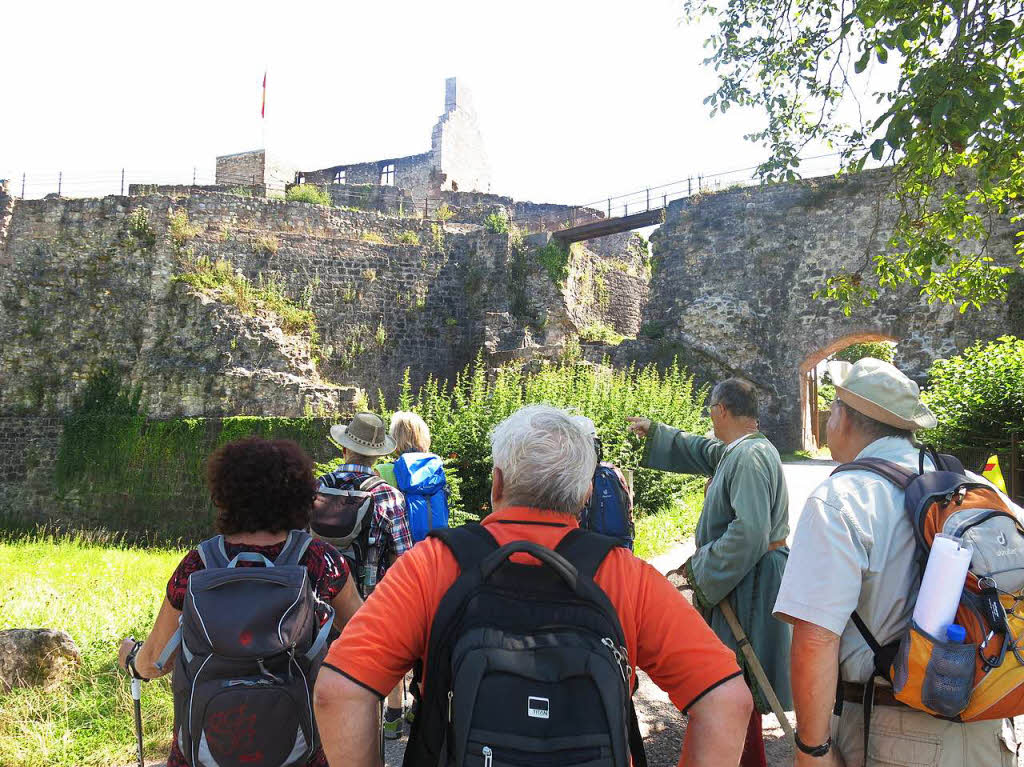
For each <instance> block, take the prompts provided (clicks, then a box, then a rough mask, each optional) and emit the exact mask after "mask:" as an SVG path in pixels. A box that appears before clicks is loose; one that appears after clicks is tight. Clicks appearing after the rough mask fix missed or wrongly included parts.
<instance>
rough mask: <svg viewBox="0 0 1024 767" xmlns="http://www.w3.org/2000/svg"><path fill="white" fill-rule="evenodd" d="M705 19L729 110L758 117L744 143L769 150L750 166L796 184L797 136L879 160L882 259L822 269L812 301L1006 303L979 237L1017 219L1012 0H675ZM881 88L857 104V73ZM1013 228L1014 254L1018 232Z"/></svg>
mask: <svg viewBox="0 0 1024 767" xmlns="http://www.w3.org/2000/svg"><path fill="white" fill-rule="evenodd" d="M684 7H685V10H686V12H687V15H688V16H689V17H690V19H691V20H697V19H700V18H703V17H710V18H711V19H713V20H714V22H716V24H717V27H716V29H715V30H714V32H713V33H712V35H711V37H710V38H709V39H708V46H709V48H710V51H711V55H710V56H709V57H708V58H707V59H706V60H705V63H708V64H711V65H713V67H714V69H715V71H716V72H717V73H718V75H719V78H720V83H719V86H718V88H717V89H716V90H715V92H714V93H712V94H711V95H710V96H708V98H707V99H706V100H705V102H706V103H707V104H709V105H710V106H711V112H712V114H715V113H716V112H718V111H722V112H725V111H726V110H728V109H729V108H730V107H732V106H744V107H753V108H754V109H757V110H759V111H762V112H763V113H764V114H765V115H766V116H767V123H766V124H765V125H764V127H763V128H762V129H761V130H757V131H755V132H753V133H752V134H750V135H749V136H748V138H750V139H751V140H754V141H757V142H760V143H763V144H764V145H766V146H767V147H768V148H769V149H770V152H771V157H770V159H769V160H768V161H767V162H765V163H764V164H763V165H762V166H761V168H760V172H761V174H762V176H763V177H764V178H766V179H768V180H780V179H789V180H791V179H794V178H796V175H797V173H798V170H799V166H800V160H799V157H800V154H801V152H802V151H804V149H805V148H807V147H808V146H810V145H814V146H820V145H822V144H825V145H829V146H833V147H838V148H839V149H840V150H841V152H842V158H843V165H844V168H845V169H847V170H852V171H858V170H861V169H862V168H863V167H864V164H865V162H866V161H867V160H868V158H873V159H874V160H876V161H879V162H882V163H885V164H888V165H892V166H893V175H892V179H891V183H892V193H893V195H894V196H895V198H896V199H897V200H898V210H899V213H898V219H897V221H896V226H895V229H894V231H893V233H892V236H891V237H890V239H889V242H888V244H887V248H886V249H885V251H884V252H882V253H879V254H877V255H874V257H873V261H872V260H870V259H869V260H866V261H865V263H864V264H863V265H862V266H861V267H859V268H857V269H854V270H850V271H844V272H840V273H837V274H834V275H832V276H831V277H830V278H829V279H828V281H827V283H826V285H825V287H824V288H823V289H822V290H821V291H820V292H819V295H820V296H824V297H828V298H834V299H838V300H839V301H840V302H841V304H842V305H843V307H844V310H845V311H846V312H847V313H849V312H850V309H851V307H852V306H854V305H856V304H858V303H862V304H868V303H870V302H871V301H873V300H874V299H875V298H876V297H877V293H878V291H877V289H876V288H875V287H873V286H872V285H870V284H869V283H868V282H867V281H865V280H864V279H863V278H864V272H865V271H866V270H867V269H869V268H871V267H873V269H874V272H875V274H876V275H877V277H878V284H879V285H880V286H881V287H882V288H888V287H891V286H894V285H898V284H901V283H909V284H911V285H914V286H917V287H919V288H920V290H921V293H922V294H923V295H924V296H925V297H926V298H927V299H928V300H929V301H941V302H946V303H953V304H959V306H960V310H961V311H965V310H966V309H967V308H968V307H971V306H974V307H978V306H981V305H982V304H984V303H986V302H989V301H992V300H1002V299H1004V298H1005V296H1006V284H1005V281H1004V280H1003V279H1002V277H1003V276H1004V275H1005V274H1007V273H1008V272H1009V271H1010V270H1011V268H1012V267H1013V266H1020V265H1021V264H1020V263H1005V264H1003V263H997V262H995V261H994V260H993V259H992V257H991V256H990V255H989V253H988V249H987V245H988V241H989V238H990V237H991V235H992V234H993V224H994V222H995V219H996V218H997V217H1004V216H1006V217H1010V218H1012V220H1013V221H1014V222H1015V223H1017V224H1019V222H1020V213H1021V210H1020V200H1021V194H1022V192H1024V130H1022V128H1024V110H1022V109H1021V108H1020V106H1021V103H1022V102H1024V0H1006V1H1004V2H994V1H993V0H948V1H947V0H916V1H915V2H907V1H906V0H745V1H744V2H724V1H723V0H684ZM869 67H871V68H872V70H873V71H872V72H871V73H870V74H871V80H872V81H873V82H876V83H877V82H885V83H891V84H890V85H889V86H888V87H885V88H883V89H882V90H881V91H879V92H876V93H874V94H873V96H874V97H873V98H863V96H864V95H865V91H866V90H868V85H867V79H868V78H867V76H864V77H861V76H860V75H861V73H864V72H865V70H867V69H868V68H869ZM1015 229H1016V230H1018V231H1017V232H1016V234H1017V237H1018V239H1017V241H1016V253H1017V259H1013V261H1014V262H1017V261H1018V260H1019V259H1021V258H1024V239H1019V238H1020V237H1021V234H1022V233H1021V232H1020V231H1019V229H1020V226H1019V225H1018V226H1016V227H1015Z"/></svg>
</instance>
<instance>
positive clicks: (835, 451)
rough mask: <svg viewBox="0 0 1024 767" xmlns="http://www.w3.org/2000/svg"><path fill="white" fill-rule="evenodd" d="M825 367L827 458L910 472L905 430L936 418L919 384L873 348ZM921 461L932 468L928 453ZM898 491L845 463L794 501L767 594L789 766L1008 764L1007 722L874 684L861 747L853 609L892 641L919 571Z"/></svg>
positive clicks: (860, 668) (1011, 760)
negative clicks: (786, 627) (780, 569)
mask: <svg viewBox="0 0 1024 767" xmlns="http://www.w3.org/2000/svg"><path fill="white" fill-rule="evenodd" d="M829 373H830V374H831V376H832V381H833V382H834V384H835V386H836V400H835V401H834V402H833V403H832V412H831V415H830V417H829V420H828V427H827V429H828V444H829V447H830V448H831V449H832V456H833V458H835V459H836V460H837V461H839V462H840V463H847V462H850V461H853V460H855V459H857V460H859V459H863V458H881V459H885V460H887V461H890V462H893V463H896V464H899V465H901V466H903V467H905V468H907V469H909V470H911V471H912V472H915V473H916V472H917V471H918V469H919V465H918V461H919V458H920V451H919V449H918V447H917V446H916V445H915V444H914V432H916V431H918V430H920V429H928V428H932V427H934V426H935V424H936V421H935V416H934V415H933V414H932V412H931V411H930V410H929V409H928V406H927V405H925V404H924V403H923V402H922V401H921V397H920V391H919V390H918V387H917V384H915V383H914V382H913V381H911V380H910V379H909V378H908V377H907V376H905V375H904V374H903V373H901V372H900V371H899V370H898V369H897V368H896V367H894V366H893V365H890V364H889V363H888V362H882V361H881V360H877V359H873V358H870V357H867V358H864V359H861V360H859V361H858V362H857V363H856V364H854V365H850V364H849V363H832V364H831V365H830V366H829ZM925 468H926V470H927V469H931V468H933V465H932V463H931V460H930V459H927V458H926V459H925ZM971 476H972V477H973V475H971ZM979 480H980V478H979ZM903 496H904V493H903V490H902V489H900V487H898V486H897V485H895V484H893V483H892V482H889V481H887V480H885V479H883V478H882V477H880V476H878V475H877V474H873V473H871V472H868V471H864V470H855V471H844V472H840V473H836V474H833V475H832V476H831V477H829V478H828V479H827V480H825V481H824V482H823V483H822V484H821V485H819V486H818V488H817V489H816V490H815V491H814V492H813V493H811V495H810V497H809V498H808V499H807V503H806V504H805V506H804V508H803V512H802V513H801V516H800V519H799V522H798V523H797V526H796V532H795V534H794V538H793V546H792V548H791V551H790V555H789V562H788V564H787V566H786V572H785V574H784V576H783V579H782V585H781V587H780V588H779V596H778V599H777V601H776V602H775V615H776V616H777V617H779V618H781V619H782V620H786V621H789V622H790V623H792V624H793V646H792V647H793V650H792V664H791V667H792V688H793V701H794V705H795V708H796V715H797V728H796V730H797V732H796V734H797V743H796V745H797V752H796V759H795V764H796V765H798V767H804V766H808V765H814V767H825V766H826V765H845V766H846V767H861V766H862V765H865V764H868V765H873V764H878V765H911V764H913V765H921V766H922V767H923V766H925V765H934V767H953V766H954V765H956V766H957V767H963V766H964V765H979V767H980V766H981V765H985V766H986V767H988V766H989V765H996V766H1006V767H1009V766H1010V765H1016V756H1015V752H1016V749H1017V743H1016V738H1015V736H1014V730H1013V723H1012V722H1010V721H1009V720H999V719H997V720H989V721H979V722H971V723H967V724H963V723H958V722H952V721H948V720H944V719H938V718H934V717H932V716H929V715H928V714H927V713H925V712H923V711H919V710H916V709H913V708H910V707H909V706H906V705H904V704H902V703H900V702H899V701H897V700H896V699H895V698H894V697H893V695H892V691H891V689H890V688H888V687H883V686H879V687H878V689H877V691H876V692H875V695H874V709H873V711H872V712H871V722H870V741H869V743H868V746H867V754H865V746H864V707H863V706H862V705H861V704H862V701H863V692H864V689H863V688H864V685H865V684H866V683H872V677H873V657H874V656H873V652H872V650H871V648H870V647H869V646H868V644H867V642H866V641H865V639H864V638H863V636H862V635H861V632H860V631H859V630H858V629H857V627H856V626H855V624H854V623H853V621H852V620H851V615H852V614H853V613H854V612H855V611H856V613H857V614H858V615H859V616H860V617H861V619H862V620H863V621H864V623H865V624H866V626H867V628H868V630H869V631H870V632H871V634H872V635H873V636H874V637H875V638H876V639H877V640H878V642H879V643H880V644H882V645H886V644H888V643H890V642H893V641H894V640H897V639H898V638H899V637H900V636H901V635H902V634H903V632H904V630H905V628H906V626H907V624H908V622H909V621H910V618H911V615H912V613H913V610H914V604H915V600H916V597H917V590H918V587H919V585H920V579H921V569H920V565H919V563H918V559H917V556H916V544H915V539H914V529H913V527H912V525H911V523H910V520H909V518H908V516H907V514H906V512H905V510H904V504H903ZM840 677H841V679H842V685H841V686H839V679H840ZM837 689H839V691H840V697H841V700H840V701H839V704H838V705H837V701H836V698H837ZM834 708H835V709H836V710H838V711H839V712H840V713H839V715H838V716H833V709H834Z"/></svg>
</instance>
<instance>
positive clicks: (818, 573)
mask: <svg viewBox="0 0 1024 767" xmlns="http://www.w3.org/2000/svg"><path fill="white" fill-rule="evenodd" d="M869 456H873V457H877V458H884V459H885V460H888V461H892V462H894V463H898V464H900V465H902V466H905V467H906V468H908V469H912V470H913V471H915V472H916V471H918V456H919V450H918V448H917V447H915V446H914V445H913V444H912V443H911V442H910V441H909V440H906V439H903V438H900V437H885V438H883V439H879V440H876V441H874V442H872V443H871V444H870V445H868V446H867V447H866V448H864V450H863V451H861V453H860V455H858V456H857V457H858V458H867V457H869ZM925 466H926V467H927V468H932V464H931V461H929V460H926V461H925ZM971 476H972V478H974V475H971ZM977 479H978V480H979V481H984V480H981V478H980V477H978V478H977ZM1011 508H1016V507H1011ZM1017 512H1018V514H1021V513H1022V512H1021V511H1020V509H1017ZM920 579H921V571H920V568H919V566H918V564H917V549H916V543H915V541H914V530H913V527H912V526H911V524H910V520H909V518H908V517H907V513H906V511H904V508H903V491H902V490H900V488H899V487H897V486H896V485H895V484H893V483H892V482H889V481H888V480H886V479H883V478H882V477H880V476H878V475H877V474H874V473H872V472H868V471H849V472H842V473H840V474H836V475H835V476H832V477H829V478H828V479H827V480H825V481H824V482H823V483H822V484H821V485H819V486H818V487H817V489H815V491H814V492H813V493H811V495H810V497H809V498H808V499H807V503H806V504H805V505H804V509H803V512H802V513H801V515H800V519H799V521H798V522H797V526H796V531H795V532H794V535H793V546H792V547H791V549H790V553H789V560H788V561H787V563H786V572H785V574H784V575H783V578H782V585H781V586H780V588H779V596H778V599H777V600H776V602H775V611H774V612H775V615H776V617H778V618H781V619H782V620H786V619H787V618H788V619H794V618H796V619H799V620H803V621H807V622H808V623H813V624H815V625H817V626H821V627H822V628H826V629H828V630H829V631H831V632H833V633H835V634H838V635H839V636H840V637H841V639H840V643H839V661H840V673H841V674H842V678H843V679H844V680H845V681H848V682H865V681H867V680H868V679H869V678H870V677H871V673H872V669H873V661H872V653H871V649H870V648H869V647H868V645H867V643H866V642H865V641H864V639H863V638H862V637H861V635H860V632H859V631H858V630H857V627H856V626H854V625H853V623H852V622H851V621H850V615H851V614H852V613H853V612H854V611H855V610H856V611H857V613H858V614H859V615H860V616H861V618H862V619H863V620H864V622H865V623H866V624H867V627H868V629H869V630H870V631H871V633H872V634H873V635H874V636H875V638H876V639H877V640H878V641H879V643H880V644H882V645H885V644H887V643H889V642H892V641H895V640H898V639H899V638H900V636H901V635H902V633H903V631H904V629H905V628H906V625H907V623H908V622H909V620H910V617H911V615H912V614H913V612H914V602H915V600H916V599H917V591H918V587H919V586H920Z"/></svg>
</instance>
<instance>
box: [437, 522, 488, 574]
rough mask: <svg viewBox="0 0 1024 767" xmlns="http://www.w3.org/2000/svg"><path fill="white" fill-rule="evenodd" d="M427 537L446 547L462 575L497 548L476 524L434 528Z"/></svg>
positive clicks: (481, 526) (483, 528)
mask: <svg viewBox="0 0 1024 767" xmlns="http://www.w3.org/2000/svg"><path fill="white" fill-rule="evenodd" d="M427 536H428V537H430V538H437V539H439V540H440V541H441V542H442V543H444V545H445V546H447V547H448V549H449V550H450V551H451V552H452V555H453V556H454V557H455V561H456V562H458V564H459V571H460V572H463V573H467V572H469V571H470V569H472V568H473V567H475V566H476V565H478V564H479V563H480V562H481V561H483V559H484V557H486V556H487V555H488V554H490V553H491V552H492V551H497V550H498V548H499V547H498V542H497V541H496V540H494V536H493V535H491V534H490V533H489V532H487V528H485V527H484V526H483V525H480V524H476V523H471V524H466V525H461V526H460V527H436V528H434V529H433V530H431V531H430V532H429V533H427Z"/></svg>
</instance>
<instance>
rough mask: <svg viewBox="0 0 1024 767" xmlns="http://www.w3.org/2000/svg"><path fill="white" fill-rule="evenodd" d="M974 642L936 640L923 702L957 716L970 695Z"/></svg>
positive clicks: (929, 706)
mask: <svg viewBox="0 0 1024 767" xmlns="http://www.w3.org/2000/svg"><path fill="white" fill-rule="evenodd" d="M974 653H975V645H973V644H961V643H952V642H942V643H939V642H936V643H935V645H934V647H933V648H932V653H931V658H930V659H929V661H928V668H927V670H926V671H925V674H924V682H923V683H922V685H921V702H922V703H924V704H925V705H926V706H927V707H928V708H930V709H932V710H933V711H935V712H936V713H938V714H939V715H941V716H950V717H952V716H957V715H958V714H960V713H961V712H962V711H963V710H964V709H965V708H967V703H968V701H969V700H970V698H971V690H972V688H973V686H974V666H975V663H974Z"/></svg>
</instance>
